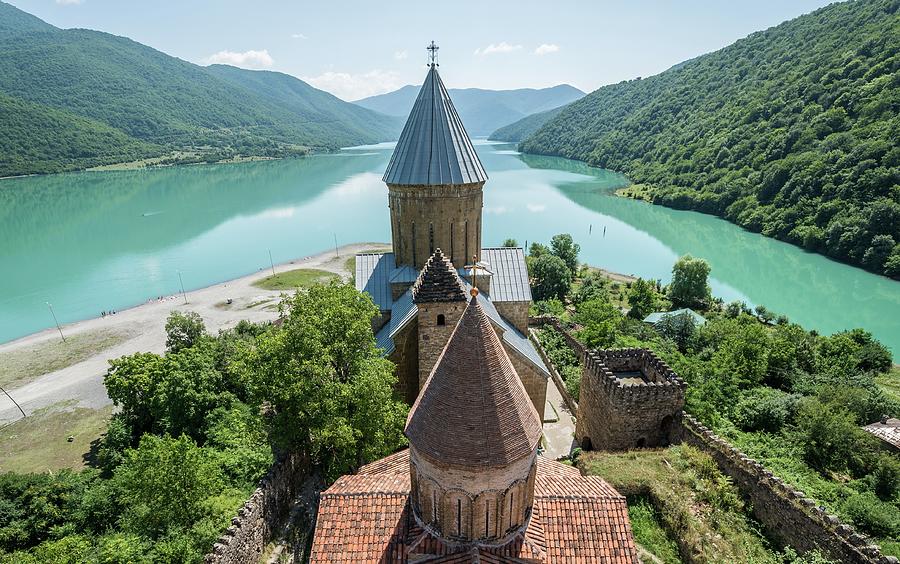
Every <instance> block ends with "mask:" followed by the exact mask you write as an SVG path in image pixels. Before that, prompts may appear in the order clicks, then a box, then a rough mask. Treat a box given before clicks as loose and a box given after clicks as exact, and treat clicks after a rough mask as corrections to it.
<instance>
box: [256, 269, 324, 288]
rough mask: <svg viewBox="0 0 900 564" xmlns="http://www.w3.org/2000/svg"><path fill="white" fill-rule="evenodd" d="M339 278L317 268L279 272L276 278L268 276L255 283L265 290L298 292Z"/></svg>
mask: <svg viewBox="0 0 900 564" xmlns="http://www.w3.org/2000/svg"><path fill="white" fill-rule="evenodd" d="M338 278H339V276H338V275H337V274H334V273H333V272H326V271H324V270H318V269H315V268H297V269H295V270H288V271H287V272H279V273H278V274H275V275H274V276H266V277H265V278H263V279H262V280H257V281H256V282H254V283H253V285H254V286H256V287H257V288H262V289H263V290H296V289H297V288H308V287H309V286H312V285H313V284H325V283H328V282H330V281H332V280H337V279H338Z"/></svg>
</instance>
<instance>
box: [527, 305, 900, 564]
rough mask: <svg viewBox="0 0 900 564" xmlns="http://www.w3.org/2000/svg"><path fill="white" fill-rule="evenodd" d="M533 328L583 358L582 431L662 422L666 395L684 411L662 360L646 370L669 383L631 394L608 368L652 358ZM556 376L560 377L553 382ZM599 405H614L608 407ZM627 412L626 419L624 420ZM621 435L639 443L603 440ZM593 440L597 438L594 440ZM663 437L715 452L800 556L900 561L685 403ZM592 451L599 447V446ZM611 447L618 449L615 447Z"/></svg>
mask: <svg viewBox="0 0 900 564" xmlns="http://www.w3.org/2000/svg"><path fill="white" fill-rule="evenodd" d="M531 324H532V325H533V326H543V325H550V326H552V327H554V328H555V329H557V330H558V331H559V332H560V333H562V334H563V335H564V337H565V339H566V342H567V343H568V344H569V345H570V346H571V347H572V348H573V350H575V352H576V353H577V354H578V355H579V357H580V358H581V359H582V363H583V364H584V370H585V372H584V374H583V376H582V380H581V386H582V388H581V393H580V395H581V401H580V402H579V403H578V404H576V407H577V408H578V411H577V413H578V418H577V420H576V426H580V427H581V429H582V430H583V432H584V430H585V429H596V428H597V427H599V426H600V425H604V424H606V425H608V424H609V422H612V421H615V420H616V418H618V420H619V421H623V420H625V419H627V418H630V417H631V416H632V415H631V414H634V415H635V416H636V415H637V414H638V413H640V412H641V410H642V409H644V408H646V409H650V410H651V411H652V408H651V407H650V405H649V403H655V404H657V405H659V406H660V407H659V411H658V412H657V413H655V414H652V413H651V417H652V419H653V420H654V421H655V420H660V421H661V420H662V418H664V417H665V414H667V413H669V412H670V409H671V407H672V405H673V404H672V403H670V401H668V400H666V396H670V397H672V396H674V397H678V396H680V398H681V399H680V400H679V401H680V402H681V405H682V406H683V401H684V399H683V398H684V392H685V388H686V386H685V384H684V382H683V381H682V380H681V379H680V378H678V377H677V375H675V373H674V372H672V371H671V369H669V368H668V367H667V366H666V365H665V363H663V362H662V361H659V360H658V359H656V361H650V362H649V363H648V364H647V365H646V366H647V368H649V370H650V372H651V373H652V374H654V375H653V376H652V379H653V380H654V381H656V380H661V381H662V380H664V381H666V382H668V384H667V383H663V384H662V385H659V384H658V383H656V384H655V385H653V386H640V385H639V386H626V387H630V388H642V387H643V388H645V390H641V391H637V390H630V391H629V392H625V391H624V390H623V389H620V387H621V386H618V385H616V384H617V383H616V382H612V381H611V379H610V378H615V376H614V375H613V374H612V370H610V369H609V367H608V366H604V364H605V363H608V364H609V365H612V368H613V370H622V371H628V372H631V371H633V369H634V368H635V367H636V366H639V365H640V362H646V360H643V361H642V360H640V359H641V357H642V355H641V354H640V353H639V352H638V351H637V350H635V349H629V350H626V351H588V350H586V349H585V347H584V346H583V345H582V344H581V343H580V342H578V340H577V339H575V337H574V336H573V335H572V334H571V332H570V331H569V330H568V329H567V328H565V327H564V326H563V325H562V324H561V323H560V322H559V320H557V319H555V318H547V317H544V318H537V319H532V320H531ZM532 340H533V341H534V343H535V346H536V347H537V348H538V351H539V352H540V354H541V355H542V356H543V357H544V359H545V361H547V360H549V359H547V357H546V354H545V352H544V350H543V348H542V347H541V346H540V343H539V342H538V341H537V339H536V338H534V339H532ZM651 357H652V358H655V357H653V356H652V355H650V356H643V358H644V359H647V358H651ZM548 366H550V367H551V373H555V372H556V371H555V368H553V367H552V365H551V364H550V363H549V362H548ZM617 367H618V368H617ZM588 376H590V377H588ZM648 376H649V374H648ZM558 378H559V376H558V374H557V375H556V377H555V378H554V380H557V379H558ZM586 383H587V387H586V386H585V384H586ZM561 384H562V381H561V379H560V380H559V381H558V382H557V386H558V387H559V388H560V390H561V392H562V393H563V395H564V397H565V396H566V394H565V392H564V390H565V386H563V385H561ZM667 386H669V387H667ZM649 390H653V391H649ZM570 399H571V398H570ZM641 401H644V402H649V403H648V404H647V405H644V406H641V405H638V404H639V403H640V402H641ZM601 402H608V403H607V404H605V405H604V404H603V403H601ZM591 406H593V407H591ZM629 406H633V407H629ZM585 407H587V409H585ZM601 409H608V410H610V412H609V413H606V414H603V413H599V411H600V410H601ZM622 413H625V414H626V416H625V417H624V418H623V416H622V415H621V414H622ZM586 420H588V421H586ZM604 422H605V423H604ZM617 431H621V437H613V438H612V440H611V444H613V445H619V444H623V445H627V444H628V442H629V441H632V440H634V437H635V434H634V432H633V431H632V430H630V429H628V428H624V427H621V426H620V427H615V426H610V427H607V428H606V430H605V431H602V432H600V434H599V435H598V436H613V435H616V432H617ZM576 435H577V436H578V437H579V438H581V435H578V431H576ZM591 438H592V439H593V437H591ZM658 438H659V440H661V441H662V440H665V442H662V443H660V444H668V442H671V443H686V444H689V445H691V446H694V447H696V448H698V449H700V450H702V451H703V452H706V453H707V454H709V455H710V456H711V457H712V458H713V460H715V461H716V464H717V465H718V466H719V468H720V470H721V471H722V472H723V473H724V474H726V475H727V476H729V477H730V478H731V479H732V480H733V481H734V484H735V486H737V488H738V489H739V490H740V491H741V493H742V494H743V495H744V496H746V497H747V498H748V499H749V501H750V505H751V507H752V509H753V515H754V517H755V518H756V519H757V520H759V522H760V523H762V525H763V526H764V527H765V528H766V531H767V533H768V534H769V535H771V536H772V537H773V538H774V539H775V540H776V541H777V542H779V543H780V544H782V545H785V546H791V547H793V548H794V549H796V550H797V551H799V552H801V553H803V552H807V551H810V550H814V549H819V550H821V551H823V552H824V553H825V555H826V556H827V557H829V558H832V559H836V560H837V561H839V562H848V563H852V564H900V560H898V559H897V558H896V557H894V556H885V555H883V554H882V553H881V551H880V550H879V549H878V547H877V546H875V545H873V544H872V543H871V542H870V541H869V540H868V539H867V538H866V537H865V536H863V535H861V534H859V533H857V532H856V531H855V530H854V529H853V528H852V527H851V526H849V525H847V524H844V523H841V521H840V519H838V517H837V516H835V515H830V514H828V513H827V512H826V511H825V510H824V509H823V508H821V507H819V506H817V505H816V502H815V501H813V500H812V499H810V498H808V497H807V496H806V495H805V494H804V493H803V492H801V491H799V490H797V489H795V488H794V487H792V486H790V485H788V484H786V483H785V482H784V481H783V480H781V479H780V478H778V477H777V476H775V475H774V474H773V473H772V472H771V471H769V470H767V469H766V468H765V467H764V466H763V465H762V464H760V463H759V462H757V461H756V460H753V459H751V458H749V457H748V456H746V455H745V454H744V453H742V452H741V451H739V450H737V449H736V448H734V447H733V446H732V445H731V444H729V443H728V442H727V441H725V440H724V439H722V438H721V437H719V436H717V435H715V434H714V433H713V432H712V431H710V430H709V429H708V428H706V427H705V426H703V425H702V424H701V423H699V422H698V421H697V420H696V419H694V418H693V417H691V416H690V415H688V414H686V413H682V412H681V407H680V406H679V412H678V414H677V417H675V418H673V424H672V425H671V427H670V428H669V429H668V434H667V436H664V434H662V433H661V434H660V435H658ZM592 446H593V447H595V448H601V446H600V445H599V444H597V443H594V444H593V445H592ZM632 446H633V445H632ZM648 446H649V445H648ZM606 448H609V447H606ZM617 448H619V447H617ZM621 448H626V449H627V448H631V447H630V446H625V447H621ZM610 450H613V449H612V448H610Z"/></svg>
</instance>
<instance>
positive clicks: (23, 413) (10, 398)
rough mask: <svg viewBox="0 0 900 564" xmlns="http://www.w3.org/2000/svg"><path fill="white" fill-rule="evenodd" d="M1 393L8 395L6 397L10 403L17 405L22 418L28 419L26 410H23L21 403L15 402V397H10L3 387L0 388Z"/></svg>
mask: <svg viewBox="0 0 900 564" xmlns="http://www.w3.org/2000/svg"><path fill="white" fill-rule="evenodd" d="M0 392H3V393H4V394H6V397H8V398H9V401H11V402H13V403H14V404H16V407H18V408H19V411H21V412H22V417H23V418H25V417H28V416H27V415H25V410H24V409H22V406H21V405H19V402H17V401H16V400H14V399H13V397H12V396H11V395H9V392H7V391H6V390H4V389H3V387H2V386H0Z"/></svg>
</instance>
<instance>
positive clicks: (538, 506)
mask: <svg viewBox="0 0 900 564" xmlns="http://www.w3.org/2000/svg"><path fill="white" fill-rule="evenodd" d="M534 499H535V502H534V508H533V510H532V517H531V520H530V521H529V524H528V528H527V530H526V531H525V532H524V534H521V535H520V536H518V537H516V538H515V539H514V540H513V541H512V542H510V543H508V544H506V545H504V546H501V547H477V546H476V547H462V548H459V547H454V546H451V545H448V544H446V543H445V542H443V541H442V540H441V539H440V538H437V537H435V536H432V535H431V534H430V533H428V532H426V531H424V530H422V529H421V528H420V527H419V526H418V525H417V524H416V522H415V520H414V519H413V517H412V512H411V511H410V508H409V503H408V502H409V451H402V452H399V453H397V454H394V455H391V456H389V457H387V458H384V459H382V460H379V461H377V462H374V463H372V464H369V465H367V466H364V467H362V468H361V469H360V472H359V473H358V474H355V475H353V476H343V477H341V478H340V479H339V480H338V481H337V482H335V483H334V484H333V485H332V486H331V487H330V488H328V489H327V490H326V491H325V492H323V493H322V496H321V501H320V503H319V515H318V521H317V522H316V532H315V537H314V539H313V546H312V552H311V557H310V562H313V563H317V562H336V563H343V562H347V563H349V562H354V563H355V562H359V563H363V562H373V563H374V562H377V563H384V564H387V563H395V562H396V563H401V564H403V563H407V562H412V561H415V562H429V563H438V562H440V563H443V564H455V563H463V562H473V561H475V559H476V558H477V560H478V561H479V562H482V563H498V564H499V563H503V564H506V563H514V562H518V563H522V562H533V563H557V562H608V563H614V564H626V563H627V564H631V563H634V562H638V560H637V552H636V549H635V545H634V539H633V537H632V534H631V524H630V522H629V521H628V508H627V506H626V505H625V498H623V497H622V496H621V495H619V494H618V492H616V490H615V489H613V488H612V487H611V486H609V484H607V483H606V482H604V481H603V480H602V479H600V478H597V477H593V476H582V475H581V474H580V473H579V472H578V470H577V469H575V468H572V467H570V466H565V465H563V464H560V463H558V462H554V461H551V460H547V459H544V458H541V457H539V458H538V469H537V478H536V481H535V492H534Z"/></svg>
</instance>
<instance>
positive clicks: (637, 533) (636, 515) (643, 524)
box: [628, 496, 681, 564]
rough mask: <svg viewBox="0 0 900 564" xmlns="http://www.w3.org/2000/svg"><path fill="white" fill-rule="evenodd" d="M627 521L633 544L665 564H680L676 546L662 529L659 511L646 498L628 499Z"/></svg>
mask: <svg viewBox="0 0 900 564" xmlns="http://www.w3.org/2000/svg"><path fill="white" fill-rule="evenodd" d="M628 519H629V520H631V530H632V532H633V533H634V540H635V542H637V543H638V544H639V545H641V547H642V548H643V549H644V550H646V551H647V552H649V553H651V554H652V555H653V556H655V557H656V558H658V559H659V560H660V561H662V562H664V563H665V564H681V557H679V556H678V544H677V543H676V542H675V541H674V540H673V539H671V538H670V537H669V535H668V534H667V533H666V530H665V529H663V526H662V523H661V522H660V517H659V511H658V510H657V509H656V507H654V506H653V504H652V503H651V502H650V500H649V499H647V497H646V496H632V497H630V498H628Z"/></svg>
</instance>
